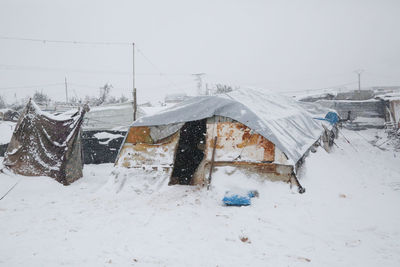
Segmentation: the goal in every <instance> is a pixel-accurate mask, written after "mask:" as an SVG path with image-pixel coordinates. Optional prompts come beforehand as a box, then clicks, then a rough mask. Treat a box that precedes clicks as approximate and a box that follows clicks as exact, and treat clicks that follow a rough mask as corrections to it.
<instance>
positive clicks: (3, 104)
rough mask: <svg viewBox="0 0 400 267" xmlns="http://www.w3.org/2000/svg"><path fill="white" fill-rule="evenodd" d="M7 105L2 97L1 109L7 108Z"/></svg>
mask: <svg viewBox="0 0 400 267" xmlns="http://www.w3.org/2000/svg"><path fill="white" fill-rule="evenodd" d="M6 107H7V104H6V101H5V100H4V97H3V96H2V95H0V108H6Z"/></svg>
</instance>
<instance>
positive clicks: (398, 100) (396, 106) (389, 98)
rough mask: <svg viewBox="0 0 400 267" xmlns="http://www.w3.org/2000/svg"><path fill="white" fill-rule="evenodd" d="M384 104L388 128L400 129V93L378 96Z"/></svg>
mask: <svg viewBox="0 0 400 267" xmlns="http://www.w3.org/2000/svg"><path fill="white" fill-rule="evenodd" d="M377 99H380V100H381V101H382V102H383V103H384V110H385V125H386V128H393V129H399V128H400V93H390V94H385V95H382V96H378V97H377Z"/></svg>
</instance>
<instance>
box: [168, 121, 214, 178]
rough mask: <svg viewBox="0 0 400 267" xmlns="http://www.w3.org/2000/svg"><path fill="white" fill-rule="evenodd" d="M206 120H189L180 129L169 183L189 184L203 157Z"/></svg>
mask: <svg viewBox="0 0 400 267" xmlns="http://www.w3.org/2000/svg"><path fill="white" fill-rule="evenodd" d="M206 131H207V127H206V120H200V121H190V122H187V123H185V124H184V125H183V127H182V128H181V131H180V138H179V142H178V148H177V152H176V155H175V164H174V169H173V171H172V175H171V182H170V184H183V185H189V184H191V183H192V179H193V175H194V173H195V172H196V170H197V168H198V167H199V164H200V163H201V161H202V160H203V158H204V149H205V145H204V144H205V140H206V137H205V136H206Z"/></svg>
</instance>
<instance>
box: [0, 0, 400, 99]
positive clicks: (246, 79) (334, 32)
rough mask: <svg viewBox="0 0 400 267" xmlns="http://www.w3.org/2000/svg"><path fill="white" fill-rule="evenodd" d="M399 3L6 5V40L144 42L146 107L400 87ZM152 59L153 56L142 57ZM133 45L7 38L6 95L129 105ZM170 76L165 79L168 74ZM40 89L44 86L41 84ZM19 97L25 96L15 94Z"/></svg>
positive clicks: (233, 0) (2, 6) (81, 0)
mask: <svg viewBox="0 0 400 267" xmlns="http://www.w3.org/2000/svg"><path fill="white" fill-rule="evenodd" d="M399 33H400V1H398V0H393V1H389V0H376V1H367V0H359V1H356V0H343V1H341V0H332V1H323V0H315V1H311V0H310V1H307V0H304V1H282V0H277V1H267V0H263V1H262V0H259V1H258V0H247V1H245V0H226V1H221V0H220V1H218V0H210V1H209V0H201V1H200V0H197V1H190V0H182V1H178V0H168V1H167V0H160V1H152V0H150V1H149V0H146V1H134V0H129V1H128V0H127V1H122V0H108V1H106V0H103V1H102V0H65V1H59V0H35V1H31V0H25V1H22V0H1V1H0V36H2V37H18V38H34V39H36V38H37V39H49V40H74V41H88V42H125V43H131V42H135V43H136V47H137V48H138V49H139V50H140V51H141V52H142V53H139V51H137V53H136V60H135V62H136V72H137V76H136V87H137V89H138V96H139V99H140V101H139V102H144V101H147V100H151V99H152V100H158V99H161V98H162V97H163V95H165V94H166V93H168V92H171V93H174V92H179V91H185V92H187V93H191V94H193V93H195V88H196V82H195V81H194V77H193V76H191V74H193V73H200V72H203V73H206V76H205V78H204V81H205V83H210V84H211V83H225V84H229V85H233V86H256V87H261V88H266V89H271V90H274V91H280V92H284V91H293V90H303V89H317V88H324V87H330V86H339V85H344V84H346V85H347V87H348V88H352V87H356V81H357V75H356V74H355V72H354V71H355V70H357V69H364V70H365V72H364V73H363V74H362V85H363V86H372V85H400V34H399ZM143 55H144V56H143ZM131 70H132V47H131V46H130V45H108V46H103V45H75V44H55V43H39V42H28V41H13V40H4V39H0V94H2V95H4V96H6V97H7V99H8V100H9V101H12V100H13V98H14V95H15V94H16V96H17V97H23V96H26V95H28V94H32V93H33V92H34V91H35V90H37V89H40V90H43V92H45V93H47V94H49V95H50V96H51V97H53V98H55V99H60V100H62V99H64V98H65V91H64V85H63V82H64V77H65V76H66V77H67V79H68V83H69V88H70V92H69V94H70V96H78V97H84V96H85V95H97V94H98V87H99V86H101V85H103V84H104V83H107V82H108V83H111V84H112V85H113V86H114V89H113V90H112V92H111V93H112V94H114V95H116V96H120V95H121V94H125V95H126V96H129V97H131V95H130V94H131V90H132V75H131V74H130V72H131ZM160 73H162V74H163V75H159V74H160ZM36 85H38V86H36ZM14 87H15V88H14Z"/></svg>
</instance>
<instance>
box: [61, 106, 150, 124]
mask: <svg viewBox="0 0 400 267" xmlns="http://www.w3.org/2000/svg"><path fill="white" fill-rule="evenodd" d="M71 112H73V111H67V112H66V113H65V114H70V113H71ZM143 115H144V111H143V109H142V108H140V107H138V109H137V116H138V117H141V116H143ZM132 122H133V106H132V103H131V102H126V103H119V104H108V105H103V106H98V107H90V111H89V112H88V113H86V115H85V118H84V122H83V124H82V128H83V130H84V131H103V130H118V131H126V130H128V128H129V126H130V125H131V124H132Z"/></svg>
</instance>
